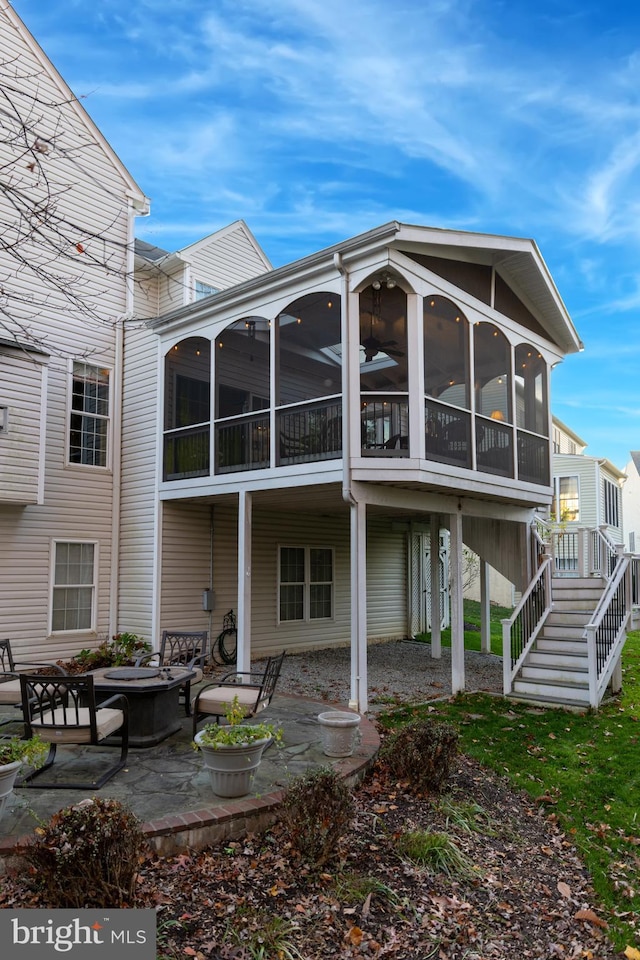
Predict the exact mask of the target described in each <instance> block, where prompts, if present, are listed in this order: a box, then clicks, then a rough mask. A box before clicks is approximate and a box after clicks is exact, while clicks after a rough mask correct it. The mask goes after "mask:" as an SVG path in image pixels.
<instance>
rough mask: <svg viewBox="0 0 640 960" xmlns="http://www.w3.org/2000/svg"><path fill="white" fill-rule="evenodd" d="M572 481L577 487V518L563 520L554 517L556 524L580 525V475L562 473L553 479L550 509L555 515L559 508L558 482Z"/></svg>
mask: <svg viewBox="0 0 640 960" xmlns="http://www.w3.org/2000/svg"><path fill="white" fill-rule="evenodd" d="M573 479H575V480H577V487H578V518H577V520H563V519H562V517H558V516H556V523H580V518H581V516H582V493H581V490H580V474H578V473H563V474H560V475H558V476H556V477H554V478H553V502H552V504H551V507H552V510H553V511H554V513H557V508H558V507H559V506H560V481H561V480H573Z"/></svg>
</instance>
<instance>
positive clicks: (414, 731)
mask: <svg viewBox="0 0 640 960" xmlns="http://www.w3.org/2000/svg"><path fill="white" fill-rule="evenodd" d="M457 752H458V733H457V731H456V730H455V728H454V727H453V726H452V725H451V724H450V723H441V722H439V721H436V720H430V719H424V720H415V721H414V722H413V723H409V724H407V726H406V727H403V728H402V729H401V730H398V731H397V732H396V733H393V734H391V736H390V737H389V738H388V739H387V740H386V742H385V743H384V745H383V747H382V749H381V751H380V760H381V761H382V763H383V765H384V766H385V767H386V769H387V770H388V772H389V775H390V776H391V777H393V778H394V779H395V780H399V781H402V782H403V783H406V784H407V786H408V788H409V789H410V790H411V791H412V792H414V793H442V791H443V790H444V788H445V786H446V784H447V782H448V780H449V776H450V774H451V768H452V765H453V761H454V759H455V756H456V754H457Z"/></svg>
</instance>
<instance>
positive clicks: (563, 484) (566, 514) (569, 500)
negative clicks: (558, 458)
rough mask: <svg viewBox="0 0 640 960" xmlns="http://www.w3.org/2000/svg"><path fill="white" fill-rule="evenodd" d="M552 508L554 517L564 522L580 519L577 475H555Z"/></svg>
mask: <svg viewBox="0 0 640 960" xmlns="http://www.w3.org/2000/svg"><path fill="white" fill-rule="evenodd" d="M555 488H556V489H555V497H554V504H553V509H554V513H555V519H556V520H557V521H558V522H559V523H566V522H569V521H575V520H579V519H580V489H579V486H578V478H577V477H556V480H555Z"/></svg>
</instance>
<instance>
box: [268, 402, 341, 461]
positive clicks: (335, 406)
mask: <svg viewBox="0 0 640 960" xmlns="http://www.w3.org/2000/svg"><path fill="white" fill-rule="evenodd" d="M276 428H277V431H278V433H277V436H278V437H279V453H278V464H279V465H281V466H283V465H285V464H289V463H311V462H313V461H317V460H335V459H338V458H339V457H341V456H342V401H341V400H340V399H332V400H330V401H323V402H322V403H318V402H317V401H316V402H314V403H305V404H296V405H295V406H291V407H286V408H284V409H282V408H281V409H280V410H278V411H277V412H276Z"/></svg>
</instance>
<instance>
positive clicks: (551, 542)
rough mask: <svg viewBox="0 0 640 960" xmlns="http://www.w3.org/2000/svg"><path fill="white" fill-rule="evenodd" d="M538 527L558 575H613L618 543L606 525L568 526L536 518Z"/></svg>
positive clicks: (537, 529) (555, 573)
mask: <svg viewBox="0 0 640 960" xmlns="http://www.w3.org/2000/svg"><path fill="white" fill-rule="evenodd" d="M535 529H536V531H537V533H538V536H539V537H540V538H541V539H542V540H543V541H544V542H545V544H546V548H547V551H548V553H549V554H550V555H551V556H552V557H553V573H554V576H556V577H604V578H605V579H606V578H608V577H610V576H611V575H612V573H613V570H614V568H615V565H616V561H617V557H618V546H619V545H616V544H615V543H614V542H613V540H612V539H611V537H610V536H609V534H608V532H607V527H606V526H601V527H594V528H591V529H588V528H586V527H579V526H575V527H568V526H563V525H559V524H554V523H552V522H549V521H545V520H541V519H537V520H536V526H535Z"/></svg>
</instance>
